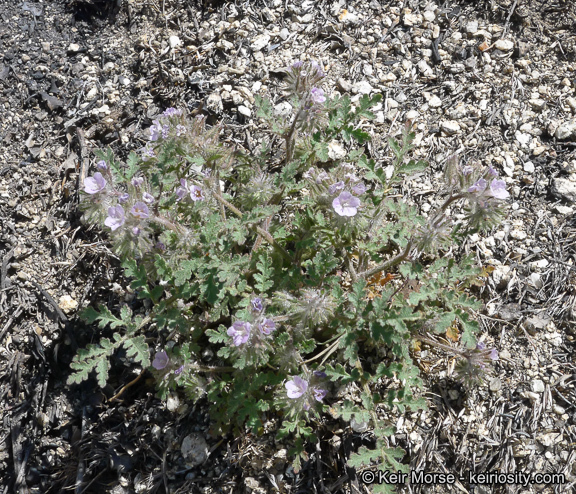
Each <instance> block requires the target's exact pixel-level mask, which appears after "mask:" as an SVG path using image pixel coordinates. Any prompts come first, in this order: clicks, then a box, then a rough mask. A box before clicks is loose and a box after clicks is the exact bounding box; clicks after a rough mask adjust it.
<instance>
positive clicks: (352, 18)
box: [338, 9, 358, 24]
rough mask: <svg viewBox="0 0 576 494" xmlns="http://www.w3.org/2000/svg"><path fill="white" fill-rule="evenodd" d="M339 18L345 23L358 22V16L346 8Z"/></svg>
mask: <svg viewBox="0 0 576 494" xmlns="http://www.w3.org/2000/svg"><path fill="white" fill-rule="evenodd" d="M338 19H340V22H343V23H344V24H358V16H357V15H356V14H353V13H352V12H349V11H348V10H346V9H344V10H342V12H341V14H340V15H339V16H338Z"/></svg>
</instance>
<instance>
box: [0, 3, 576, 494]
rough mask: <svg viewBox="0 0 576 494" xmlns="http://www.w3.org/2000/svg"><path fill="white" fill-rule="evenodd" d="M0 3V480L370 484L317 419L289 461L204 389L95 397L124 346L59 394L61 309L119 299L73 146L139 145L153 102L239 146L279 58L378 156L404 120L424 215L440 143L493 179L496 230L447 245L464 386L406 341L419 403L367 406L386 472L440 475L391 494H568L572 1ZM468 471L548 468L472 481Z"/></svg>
mask: <svg viewBox="0 0 576 494" xmlns="http://www.w3.org/2000/svg"><path fill="white" fill-rule="evenodd" d="M0 17H1V19H2V22H1V23H0V57H2V58H0V90H1V92H2V93H1V94H2V96H1V98H0V107H1V108H2V110H3V111H2V115H3V118H2V119H1V122H0V142H1V143H2V146H1V147H0V355H1V358H0V411H1V414H0V416H1V417H2V422H1V425H0V494H6V493H8V492H17V493H56V492H65V491H72V490H73V491H74V492H76V493H91V492H98V493H102V492H110V493H132V492H136V493H140V492H171V493H175V492H178V493H189V492H192V493H196V492H198V493H212V492H214V493H216V492H226V493H229V492H234V493H236V492H238V493H240V492H255V493H266V492H282V493H284V492H287V493H288V492H302V493H308V492H323V493H326V492H328V493H340V492H342V493H344V492H346V493H357V492H370V487H369V486H368V485H366V484H365V483H363V479H364V480H365V476H364V475H365V474H363V473H362V472H354V471H353V470H351V469H348V468H347V467H346V465H345V464H346V460H347V458H348V457H349V455H350V453H351V452H352V451H353V450H354V449H356V448H357V447H359V446H360V445H362V444H370V443H371V440H372V438H371V435H370V431H364V432H361V431H360V432H359V431H355V430H353V429H352V428H350V426H349V425H348V424H345V423H340V422H338V421H335V420H333V419H331V418H329V417H327V418H326V421H325V423H324V424H323V425H322V427H321V430H320V431H319V434H320V437H321V439H322V442H321V445H320V446H319V447H318V449H314V448H313V449H312V450H311V451H310V459H311V461H310V462H309V463H308V464H307V465H306V467H305V468H304V469H303V470H302V472H300V473H299V474H298V475H296V474H294V472H293V470H291V468H290V467H289V461H288V460H287V459H286V448H287V447H288V445H286V444H281V443H278V442H276V441H275V440H274V433H273V431H270V432H269V433H268V431H265V433H264V435H263V436H262V437H254V436H251V435H249V434H246V435H242V436H238V437H231V436H230V437H224V438H221V437H218V436H217V435H216V434H215V433H213V431H212V430H211V429H210V420H209V416H208V414H207V408H206V404H205V403H202V402H200V403H198V405H195V406H193V405H191V404H187V403H185V401H184V399H183V398H182V397H180V398H179V397H177V396H175V397H173V398H172V400H171V401H169V403H167V404H163V403H161V402H160V401H158V400H157V399H156V398H154V389H153V387H152V383H150V382H148V381H147V380H146V379H144V380H141V381H139V382H137V383H135V384H134V385H132V386H129V387H128V388H126V390H125V391H124V392H123V393H122V395H121V396H120V397H119V398H117V399H114V400H112V399H111V398H113V397H114V396H115V395H116V393H118V391H120V390H121V389H122V388H123V387H124V386H125V385H127V384H129V383H131V382H132V381H133V380H134V379H135V377H137V376H138V374H139V370H136V371H134V370H133V369H131V368H130V367H128V366H127V365H124V364H123V356H122V355H119V356H118V359H117V362H116V363H115V366H114V369H113V372H112V373H111V378H110V383H109V385H108V386H107V388H105V389H103V390H102V389H99V388H98V386H97V385H96V383H95V382H92V381H89V382H86V383H84V384H83V385H82V386H74V387H67V386H66V385H65V381H66V378H67V375H68V364H69V363H70V360H71V358H72V356H73V355H74V353H75V351H76V349H77V348H78V346H80V347H82V346H84V345H85V344H86V343H89V342H90V341H93V340H98V338H99V335H95V334H94V329H93V328H87V327H85V326H84V325H83V323H82V322H81V321H79V320H78V318H77V313H78V311H79V310H80V309H81V308H83V307H85V306H87V305H90V304H95V303H105V304H107V305H108V306H110V307H115V306H117V305H118V303H119V302H120V301H123V302H129V303H132V304H133V305H134V308H135V309H139V308H141V306H139V305H138V303H139V302H138V301H136V300H134V299H133V294H131V293H130V291H129V290H128V289H127V288H126V287H127V286H128V281H127V280H125V279H124V278H123V277H122V271H121V269H120V268H119V263H118V259H117V258H116V257H115V256H114V255H113V254H112V253H111V252H110V251H109V250H108V248H107V243H106V237H105V235H104V234H102V233H100V232H98V231H96V230H95V229H90V228H87V227H86V226H85V225H83V224H82V223H81V222H80V214H79V213H78V210H77V204H78V188H79V183H81V182H82V181H83V178H84V177H85V176H86V174H87V173H88V172H89V170H91V168H93V167H94V162H95V160H94V155H93V153H92V151H93V150H94V149H97V148H102V147H107V146H110V147H111V148H112V149H113V150H114V151H115V152H116V153H117V155H119V156H120V157H125V156H127V155H128V153H129V152H130V151H131V150H138V149H140V148H141V147H142V145H143V143H144V141H145V140H146V138H145V135H144V131H143V129H145V128H146V127H147V126H149V125H150V124H151V122H152V119H153V118H154V117H155V116H156V115H157V114H159V113H160V112H162V111H163V110H164V109H166V108H167V107H170V106H173V107H180V108H186V109H187V110H188V111H191V112H192V111H195V112H202V113H203V114H204V115H206V116H207V118H208V121H209V122H210V123H216V122H220V121H222V122H224V124H225V132H224V139H225V140H227V139H228V140H233V141H234V142H237V143H240V144H242V145H243V146H245V147H247V148H250V147H251V146H252V145H253V135H255V134H256V133H257V132H258V128H259V125H260V124H259V122H257V121H255V120H254V119H253V116H254V113H255V112H254V108H253V103H254V96H255V95H257V94H260V95H268V96H271V97H272V98H273V99H274V100H275V101H276V102H277V103H278V105H280V107H281V105H282V100H281V97H280V92H279V85H280V82H281V69H282V68H283V67H286V66H287V65H289V64H291V63H293V62H294V61H295V60H297V59H303V60H316V61H318V62H319V63H321V64H322V65H323V67H324V68H325V71H326V73H327V78H326V80H325V83H324V89H325V91H327V92H328V93H333V92H336V91H338V92H340V93H344V92H348V93H350V94H353V95H354V96H355V97H356V98H358V97H360V96H361V95H362V94H376V93H380V94H382V96H383V100H382V105H381V107H379V108H378V109H377V111H376V119H375V121H373V122H371V123H370V124H367V129H368V130H370V131H371V132H372V133H373V135H374V138H373V141H372V142H371V143H370V145H369V147H368V152H369V153H370V154H371V156H372V157H373V158H374V159H375V160H376V161H377V163H379V164H382V165H383V166H386V165H387V163H388V162H389V160H390V156H391V152H390V150H389V149H388V147H387V144H386V142H387V138H388V137H389V136H394V135H397V134H399V132H400V130H401V128H402V126H403V125H404V122H405V121H406V120H408V119H410V120H412V121H413V124H414V128H415V131H416V133H417V137H416V144H417V146H416V149H415V153H416V157H417V158H424V159H427V160H428V161H429V163H430V168H429V171H428V172H427V173H426V174H423V175H419V176H416V177H412V179H411V180H410V181H408V183H407V184H406V187H407V189H406V190H407V191H409V192H410V197H412V199H413V200H414V201H415V202H416V203H417V204H418V205H419V206H420V208H421V210H422V211H423V212H427V211H429V210H430V209H431V208H432V207H433V206H434V194H433V192H434V191H435V190H437V187H438V183H439V179H440V177H441V174H442V168H443V165H444V163H445V162H446V159H447V158H448V157H449V156H450V155H452V154H454V153H458V155H459V157H460V160H462V161H472V160H474V161H479V162H481V163H482V164H484V165H491V166H493V167H494V168H495V169H497V170H498V171H499V172H500V174H501V176H502V177H503V178H504V180H505V181H506V182H507V184H508V188H509V190H510V191H511V196H512V197H511V199H510V201H509V202H510V204H509V214H508V217H507V219H506V220H505V221H504V223H503V224H502V225H501V226H500V227H499V228H498V229H496V230H495V231H494V232H492V233H491V234H490V235H486V236H476V237H475V238H473V239H471V240H470V241H469V243H468V244H467V245H466V249H467V250H468V251H469V252H471V253H474V254H475V255H476V256H477V259H478V262H479V263H481V264H482V265H483V266H484V267H485V271H486V273H487V278H486V279H487V283H486V286H484V287H482V288H481V289H480V292H481V296H482V298H483V299H484V300H485V302H486V308H485V310H484V311H483V312H482V313H481V314H479V315H478V317H479V320H480V322H481V324H482V328H483V331H482V335H481V339H482V340H483V341H485V342H486V343H487V344H488V345H494V346H496V347H497V349H498V351H499V353H500V361H499V362H498V363H497V364H496V366H495V371H494V373H493V375H492V377H491V378H490V379H488V380H487V382H486V383H485V384H484V385H483V386H481V387H478V388H477V389H474V390H471V391H466V390H464V389H462V388H461V387H460V386H459V385H458V383H457V382H455V381H454V380H453V378H452V377H451V368H452V366H453V363H452V362H451V361H450V360H449V359H448V358H447V356H445V355H443V354H441V353H438V352H437V351H436V350H435V349H431V348H426V347H423V348H422V351H421V352H420V353H419V355H416V358H417V360H418V361H419V363H420V367H421V370H422V376H423V378H424V380H425V383H426V388H425V390H424V393H425V396H426V397H427V398H428V401H429V409H428V410H427V411H425V412H421V413H418V414H407V415H405V416H393V415H390V416H389V417H388V418H389V420H390V421H391V422H392V423H394V424H395V425H396V427H397V434H396V435H395V436H394V437H393V438H392V443H394V444H397V445H400V446H402V447H403V448H405V449H406V450H407V456H406V458H404V460H403V461H404V462H405V463H407V464H408V463H409V464H410V466H411V468H412V469H414V470H416V469H418V470H421V471H424V472H444V473H453V474H455V475H456V477H457V480H456V481H455V482H454V484H453V485H441V484H436V485H433V486H432V485H420V486H418V485H411V486H409V487H403V488H402V489H401V490H400V491H401V492H414V493H417V492H427V493H428V492H430V493H433V492H438V493H443V492H465V493H466V492H470V493H472V492H474V493H476V494H478V493H490V492H494V493H552V492H558V493H564V492H565V493H569V492H574V488H575V486H576V466H575V465H576V392H575V385H576V364H575V360H576V359H575V340H574V338H575V333H576V331H575V327H576V326H575V320H576V273H575V267H574V262H575V261H576V257H575V256H576V236H575V232H576V222H575V220H574V208H575V203H576V34H575V33H576V4H574V2H572V1H571V0H555V1H549V0H541V1H540V0H514V1H513V0H477V1H465V0H447V1H445V2H439V3H433V2H431V1H430V2H428V1H427V0H404V1H403V2H402V1H387V0H382V1H380V2H377V1H371V2H368V1H350V2H344V1H343V0H338V1H326V2H323V1H317V2H314V1H309V0H306V1H304V2H300V1H299V0H298V1H295V2H293V1H291V0H286V1H284V0H269V1H263V0H262V1H260V0H258V1H253V2H252V1H247V2H243V3H241V2H236V3H231V2H219V1H215V0H214V1H209V0H206V1H204V2H203V3H202V2H200V0H199V1H198V2H193V1H192V0H189V1H185V0H128V1H125V2H116V1H112V0H110V1H106V0H90V1H89V0H45V1H44V2H41V3H38V2H34V1H24V2H8V1H3V2H0ZM134 372H136V373H134ZM352 391H353V390H352ZM194 448H196V450H197V451H196V450H194ZM470 472H472V473H483V472H503V473H511V472H522V473H524V474H526V475H534V474H537V473H549V474H561V475H563V481H564V483H562V484H553V483H550V482H544V481H543V482H542V483H534V484H530V485H527V486H520V485H513V484H502V485H478V486H476V487H474V485H473V482H471V481H470V480H471V479H470V478H469V473H470ZM472 480H474V479H472ZM544 480H550V479H544Z"/></svg>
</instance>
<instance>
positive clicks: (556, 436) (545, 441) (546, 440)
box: [536, 432, 562, 448]
mask: <svg viewBox="0 0 576 494" xmlns="http://www.w3.org/2000/svg"><path fill="white" fill-rule="evenodd" d="M536 440H537V441H538V442H539V443H540V444H541V445H542V446H545V447H546V448H549V447H550V446H554V445H555V444H558V443H559V442H560V441H562V434H561V433H560V432H549V433H548V434H540V435H539V436H536Z"/></svg>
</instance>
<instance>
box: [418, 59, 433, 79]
mask: <svg viewBox="0 0 576 494" xmlns="http://www.w3.org/2000/svg"><path fill="white" fill-rule="evenodd" d="M416 66H417V67H418V70H419V71H420V73H421V74H422V75H423V76H424V77H432V76H433V75H434V70H433V69H432V67H430V65H428V62H426V60H420V61H419V62H418V63H417V64H416Z"/></svg>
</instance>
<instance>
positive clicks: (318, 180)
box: [316, 170, 330, 184]
mask: <svg viewBox="0 0 576 494" xmlns="http://www.w3.org/2000/svg"><path fill="white" fill-rule="evenodd" d="M329 178H330V177H329V175H328V174H327V173H326V172H325V171H324V170H322V171H321V172H320V173H319V174H318V176H317V177H316V183H317V184H321V183H322V182H324V180H328V179H329Z"/></svg>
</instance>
